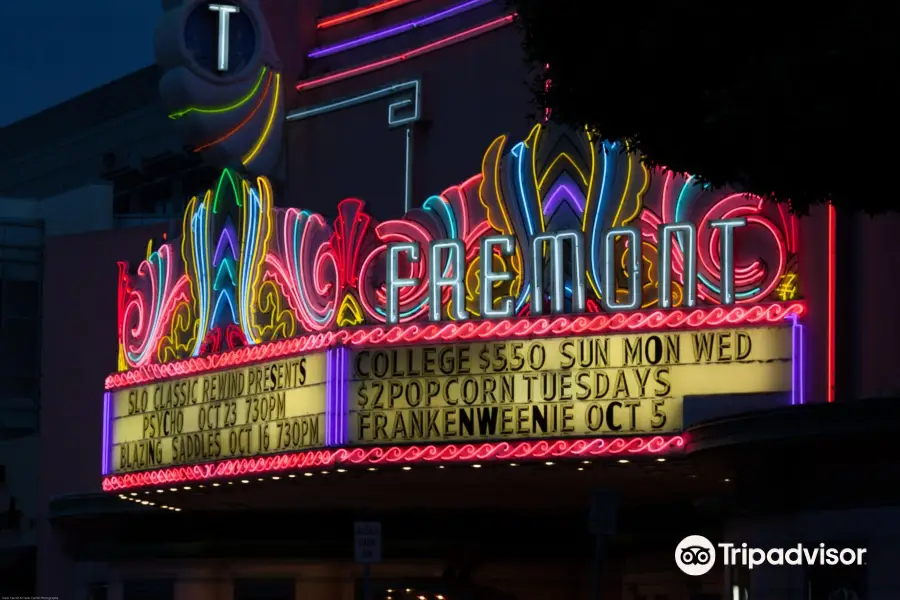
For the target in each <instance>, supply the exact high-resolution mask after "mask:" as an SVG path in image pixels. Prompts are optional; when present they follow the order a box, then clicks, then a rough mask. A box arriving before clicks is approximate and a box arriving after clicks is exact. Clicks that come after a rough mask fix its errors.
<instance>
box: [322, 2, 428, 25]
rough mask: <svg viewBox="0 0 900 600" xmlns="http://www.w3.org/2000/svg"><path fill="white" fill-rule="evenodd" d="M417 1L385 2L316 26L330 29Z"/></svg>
mask: <svg viewBox="0 0 900 600" xmlns="http://www.w3.org/2000/svg"><path fill="white" fill-rule="evenodd" d="M415 1H416V0H384V1H383V2H379V3H377V4H373V5H372V6H366V7H364V8H357V9H356V10H348V11H347V12H342V13H340V14H337V15H334V16H333V17H326V18H324V19H319V22H318V23H317V24H316V29H328V28H329V27H335V26H337V25H343V24H344V23H349V22H351V21H355V20H357V19H362V18H363V17H368V16H369V15H375V14H378V13H380V12H384V11H386V10H390V9H391V8H397V7H398V6H403V5H404V4H411V3H413V2H415Z"/></svg>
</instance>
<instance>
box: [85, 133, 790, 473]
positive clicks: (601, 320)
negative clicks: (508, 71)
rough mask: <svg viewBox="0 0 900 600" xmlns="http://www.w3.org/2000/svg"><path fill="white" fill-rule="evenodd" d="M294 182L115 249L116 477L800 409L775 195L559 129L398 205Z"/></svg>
mask: <svg viewBox="0 0 900 600" xmlns="http://www.w3.org/2000/svg"><path fill="white" fill-rule="evenodd" d="M475 164H477V162H476V163H475ZM273 195H274V193H273V190H272V187H271V185H270V183H269V181H268V180H267V179H266V178H265V177H257V178H254V179H248V178H245V177H243V176H241V175H239V174H238V173H237V172H235V171H232V170H229V169H226V170H224V171H223V172H222V174H221V176H220V180H219V181H218V183H217V184H216V185H215V186H213V187H212V188H211V189H210V190H209V191H208V192H207V193H206V194H205V195H203V196H198V197H195V198H192V199H191V200H190V201H189V202H188V204H187V209H186V211H185V214H184V219H183V225H182V234H181V238H180V239H178V240H169V241H166V242H164V243H157V242H153V241H151V244H150V246H149V248H148V252H147V258H146V260H145V261H143V262H142V263H141V265H140V266H139V267H138V268H137V269H134V270H133V269H131V268H130V267H129V265H128V264H126V263H119V285H118V291H119V297H118V307H119V311H118V372H117V373H114V374H112V375H110V376H109V377H108V378H107V381H106V390H107V391H106V395H105V404H104V428H103V435H104V440H103V473H104V475H106V476H107V477H106V480H105V483H104V486H106V487H108V488H109V489H121V487H122V486H125V487H128V486H132V485H139V484H138V483H135V482H148V481H150V482H153V481H161V480H164V479H165V480H168V479H172V478H174V479H185V478H187V479H191V478H200V479H203V478H214V477H227V476H231V475H233V474H236V473H238V472H240V473H250V472H254V473H257V472H260V471H265V470H278V469H289V468H309V465H313V464H315V465H332V464H333V463H335V462H340V461H344V462H347V464H350V463H351V462H352V463H353V464H365V463H366V461H370V462H371V463H372V464H374V463H377V462H379V461H388V460H390V461H402V460H407V459H408V460H424V459H423V458H422V457H431V458H428V460H443V459H444V458H435V457H446V460H460V458H459V457H460V456H461V454H460V453H465V452H471V453H475V454H473V456H475V455H477V456H479V457H482V458H483V457H484V456H488V455H489V456H492V457H506V458H515V459H516V460H520V459H522V458H523V457H527V456H530V455H532V454H533V455H534V456H537V455H536V454H534V453H536V452H539V451H543V450H540V448H545V449H546V448H548V447H549V446H548V445H547V444H535V443H533V442H534V441H535V440H539V441H547V440H556V441H555V442H554V445H553V448H555V449H554V450H553V451H554V452H559V453H561V454H558V455H555V456H564V455H566V452H570V453H571V455H572V456H573V457H574V456H576V455H577V456H579V457H581V456H583V455H584V453H585V452H587V453H588V455H600V454H602V453H605V452H613V451H615V452H620V451H621V452H633V453H647V452H663V451H668V450H666V449H668V448H677V447H681V445H683V442H684V440H683V438H681V437H680V434H681V432H682V431H683V430H684V427H685V416H684V412H685V411H684V409H685V407H686V406H689V405H690V403H691V401H692V398H697V397H704V398H712V400H711V402H712V405H713V406H715V404H716V403H717V402H720V403H722V405H723V407H724V406H725V405H726V404H727V405H728V411H727V412H735V409H740V406H741V403H742V402H745V396H747V395H754V394H757V395H758V394H772V395H780V396H781V398H779V401H782V400H783V401H785V402H787V401H789V402H793V403H802V402H803V390H804V386H803V381H804V359H803V356H804V348H803V323H802V317H803V315H804V314H805V312H806V302H805V300H804V299H803V294H802V288H803V281H802V273H801V272H800V269H799V264H800V260H799V254H798V249H799V248H800V247H801V243H800V234H799V223H798V220H797V218H796V217H795V216H794V215H792V214H790V213H789V212H788V211H787V210H786V209H785V208H784V207H782V206H780V205H777V204H772V203H768V202H764V201H763V199H762V198H758V197H755V196H752V195H748V194H743V193H738V192H731V191H728V190H716V189H712V188H708V187H704V186H700V185H696V184H695V183H694V181H693V179H692V178H691V177H687V176H682V175H676V174H673V173H667V172H663V171H658V170H651V169H649V168H647V167H646V165H645V164H643V163H642V161H641V157H640V156H638V155H635V154H633V153H629V152H627V150H626V149H625V148H624V147H623V146H622V145H621V144H611V143H606V142H600V141H597V140H593V139H590V138H589V137H587V136H585V135H583V134H574V133H572V132H567V131H562V132H550V131H549V130H548V129H546V128H544V127H540V126H538V127H535V128H534V129H533V130H532V132H531V133H530V134H529V136H528V137H527V138H526V139H525V140H523V141H521V142H518V143H516V144H514V145H511V146H509V147H507V140H506V138H505V137H504V136H501V137H498V138H497V139H496V140H494V142H493V143H492V144H491V145H490V146H489V147H488V149H487V150H486V152H485V154H484V156H483V157H482V160H481V171H480V172H479V173H476V174H475V175H474V176H473V177H471V178H469V179H467V180H465V181H463V182H461V183H460V184H459V185H455V186H451V187H450V188H448V189H446V190H444V191H443V192H441V193H440V194H436V195H433V196H430V197H427V198H426V199H425V201H424V202H422V204H421V206H419V207H417V208H413V209H411V210H409V211H408V212H407V213H406V214H404V215H403V216H402V217H400V218H397V219H392V220H387V221H382V222H378V221H376V220H375V219H374V218H373V217H371V216H370V215H369V214H368V213H367V212H366V208H365V204H364V203H363V202H362V201H361V200H357V199H354V198H347V199H344V200H341V201H339V202H338V203H337V206H336V217H335V218H334V219H333V220H327V219H325V218H324V217H322V216H320V215H316V214H311V213H309V212H306V211H302V210H298V209H295V208H288V209H279V208H276V207H275V206H274V198H273ZM704 405H705V406H709V405H710V404H709V402H706V403H704ZM529 441H530V442H529ZM451 442H456V443H451ZM458 442H466V444H459V443H458ZM622 448H625V449H627V450H621V449H622ZM611 449H615V450H611ZM307 450H309V451H310V452H306V451H307ZM591 453H594V454H591ZM247 459H251V460H247ZM479 460H481V459H479ZM354 461H355V462H354ZM379 464H380V463H379ZM160 478H163V479H160ZM167 478H168V479H167ZM145 484H146V483H144V484H140V485H145Z"/></svg>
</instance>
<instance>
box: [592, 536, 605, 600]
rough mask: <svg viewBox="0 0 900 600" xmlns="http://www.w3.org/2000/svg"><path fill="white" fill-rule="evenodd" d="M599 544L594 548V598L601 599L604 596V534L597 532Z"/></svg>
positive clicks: (595, 599)
mask: <svg viewBox="0 0 900 600" xmlns="http://www.w3.org/2000/svg"><path fill="white" fill-rule="evenodd" d="M595 537H596V540H597V545H596V547H595V550H594V595H593V598H594V600H601V598H602V597H603V590H602V585H603V577H602V574H603V535H602V534H599V533H598V534H597V535H596V536H595Z"/></svg>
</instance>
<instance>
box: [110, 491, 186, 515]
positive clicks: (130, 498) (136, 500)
mask: <svg viewBox="0 0 900 600" xmlns="http://www.w3.org/2000/svg"><path fill="white" fill-rule="evenodd" d="M147 493H149V492H147ZM135 496H137V493H135V492H132V493H131V496H126V495H125V494H119V498H121V499H122V500H128V501H129V502H134V503H135V504H142V505H143V506H158V507H159V508H164V509H166V510H173V511H175V512H181V509H180V508H176V507H174V506H169V505H168V504H157V503H156V502H151V501H150V500H141V499H140V498H137V497H135Z"/></svg>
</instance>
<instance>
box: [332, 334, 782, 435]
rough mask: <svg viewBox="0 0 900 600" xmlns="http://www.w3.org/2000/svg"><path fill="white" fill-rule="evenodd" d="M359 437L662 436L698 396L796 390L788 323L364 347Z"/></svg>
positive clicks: (355, 409)
mask: <svg viewBox="0 0 900 600" xmlns="http://www.w3.org/2000/svg"><path fill="white" fill-rule="evenodd" d="M351 363H352V368H353V373H352V384H351V388H350V390H351V391H350V414H351V419H350V427H351V431H350V440H349V441H350V443H407V442H440V441H460V440H465V441H475V440H484V439H504V438H531V437H567V436H595V435H626V434H627V435H635V434H661V433H672V432H677V431H680V430H681V427H682V402H683V400H684V398H685V397H686V396H713V395H715V396H718V395H721V396H723V402H733V401H735V400H734V399H732V398H728V397H727V395H729V394H747V393H768V392H785V391H789V390H790V389H791V376H792V365H791V331H790V329H789V328H784V327H768V328H752V329H727V330H717V331H701V332H680V333H667V334H647V335H620V336H604V337H589V338H561V339H546V340H523V341H509V342H489V343H480V344H466V345H462V344H460V345H448V346H417V347H410V348H398V349H388V350H384V349H367V350H361V351H358V352H356V353H354V356H353V358H352V360H351Z"/></svg>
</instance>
